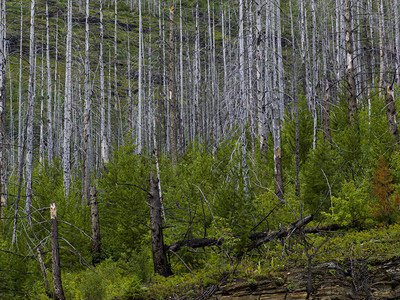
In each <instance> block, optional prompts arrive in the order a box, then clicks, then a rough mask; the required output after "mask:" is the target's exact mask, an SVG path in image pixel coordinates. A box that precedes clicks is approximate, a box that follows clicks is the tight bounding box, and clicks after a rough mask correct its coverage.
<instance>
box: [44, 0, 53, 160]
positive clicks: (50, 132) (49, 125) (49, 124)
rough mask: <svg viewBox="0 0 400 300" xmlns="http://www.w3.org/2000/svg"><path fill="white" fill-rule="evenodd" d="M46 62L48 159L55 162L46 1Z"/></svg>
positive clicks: (47, 7)
mask: <svg viewBox="0 0 400 300" xmlns="http://www.w3.org/2000/svg"><path fill="white" fill-rule="evenodd" d="M46 62H47V159H48V161H49V164H52V162H53V154H54V149H53V122H52V117H51V114H52V108H51V105H52V103H51V101H52V99H51V93H52V86H51V62H50V28H49V5H48V0H47V1H46Z"/></svg>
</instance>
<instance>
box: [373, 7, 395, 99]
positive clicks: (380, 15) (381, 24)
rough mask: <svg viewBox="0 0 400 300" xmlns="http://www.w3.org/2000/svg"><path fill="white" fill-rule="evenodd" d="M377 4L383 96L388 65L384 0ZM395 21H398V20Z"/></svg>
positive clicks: (380, 88) (380, 84)
mask: <svg viewBox="0 0 400 300" xmlns="http://www.w3.org/2000/svg"><path fill="white" fill-rule="evenodd" d="M377 6H378V20H379V22H378V24H379V25H378V27H379V96H382V94H383V89H384V84H385V83H384V77H385V72H386V66H385V52H384V49H383V44H384V42H385V41H384V38H385V32H384V27H385V24H384V20H383V17H384V16H383V0H378V1H377ZM395 22H398V20H396V21H395Z"/></svg>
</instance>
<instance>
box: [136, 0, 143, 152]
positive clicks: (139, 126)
mask: <svg viewBox="0 0 400 300" xmlns="http://www.w3.org/2000/svg"><path fill="white" fill-rule="evenodd" d="M142 43H143V25H142V1H141V0H139V66H138V72H139V78H138V116H137V144H138V147H137V153H138V154H140V153H142V139H143V138H142V131H143V129H142V106H143V104H142V96H143V88H142V80H143V79H142V55H143V54H142V49H143V44H142Z"/></svg>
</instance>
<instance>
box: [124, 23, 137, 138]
mask: <svg viewBox="0 0 400 300" xmlns="http://www.w3.org/2000/svg"><path fill="white" fill-rule="evenodd" d="M127 27H128V25H127ZM127 35H128V41H127V48H128V54H127V62H126V63H127V66H128V131H129V132H130V133H131V137H132V138H134V136H135V135H134V131H133V99H132V83H131V82H132V79H131V76H132V75H131V74H132V72H131V45H130V44H131V43H130V39H129V35H130V34H129V31H128V32H127Z"/></svg>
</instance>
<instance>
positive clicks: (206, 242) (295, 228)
mask: <svg viewBox="0 0 400 300" xmlns="http://www.w3.org/2000/svg"><path fill="white" fill-rule="evenodd" d="M312 220H313V215H308V216H307V217H304V218H303V219H300V220H297V221H296V222H293V223H292V224H290V225H289V226H287V227H285V228H282V229H279V230H274V231H266V232H253V233H250V234H249V236H248V237H249V239H250V240H251V241H252V242H251V243H250V244H249V245H248V246H247V249H248V250H251V249H254V248H257V247H258V246H260V245H262V244H263V243H266V242H269V241H273V240H276V239H280V238H283V237H286V236H288V235H291V234H297V233H299V232H300V229H301V228H302V227H304V226H305V225H307V224H308V223H309V222H311V221H312ZM339 228H341V227H340V226H338V225H328V226H316V227H309V228H305V229H301V232H303V233H317V232H321V231H333V230H337V229H339ZM237 237H239V236H237ZM223 242H224V240H223V239H216V238H199V239H192V240H185V241H179V242H176V243H173V244H171V245H170V246H167V247H166V249H167V251H173V252H177V251H179V250H180V249H181V248H182V247H189V248H193V249H196V248H204V247H210V246H219V245H222V244H223Z"/></svg>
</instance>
